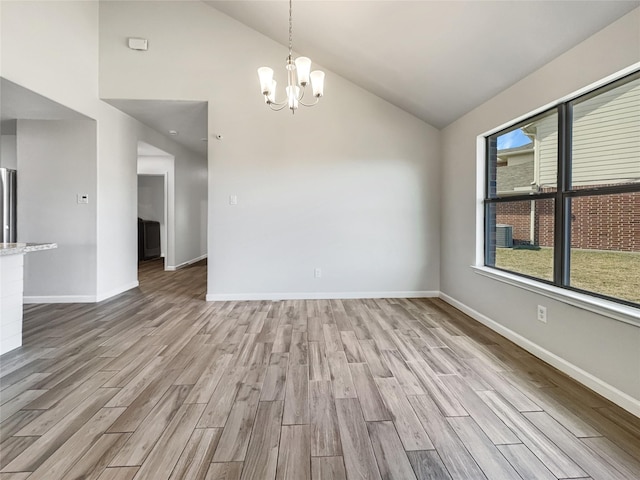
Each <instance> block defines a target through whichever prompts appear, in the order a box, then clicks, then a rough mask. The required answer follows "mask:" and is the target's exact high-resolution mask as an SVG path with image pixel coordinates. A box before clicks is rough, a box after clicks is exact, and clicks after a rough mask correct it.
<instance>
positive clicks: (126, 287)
mask: <svg viewBox="0 0 640 480" xmlns="http://www.w3.org/2000/svg"><path fill="white" fill-rule="evenodd" d="M138 285H139V283H138V281H137V280H136V281H135V282H131V283H129V284H127V285H123V286H121V287H118V288H114V289H113V290H111V291H109V292H106V293H99V294H98V295H96V302H102V301H103V300H106V299H108V298H111V297H115V296H116V295H120V294H121V293H124V292H126V291H127V290H131V289H132V288H136V287H137V286H138Z"/></svg>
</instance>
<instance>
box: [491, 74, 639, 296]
mask: <svg viewBox="0 0 640 480" xmlns="http://www.w3.org/2000/svg"><path fill="white" fill-rule="evenodd" d="M486 153H487V155H486V157H487V168H486V179H485V192H486V194H485V200H484V204H485V265H486V266H489V267H493V268H496V269H500V270H505V271H508V272H511V273H515V274H518V275H523V276H525V277H529V278H533V279H536V280H540V281H542V282H545V283H549V284H552V285H555V286H558V287H562V288H567V289H571V290H578V291H581V292H583V293H585V292H586V293H589V294H591V295H594V296H598V297H604V298H608V299H611V300H615V301H617V302H621V303H625V304H628V305H631V306H636V307H637V306H638V305H640V72H636V73H634V74H632V75H630V76H627V77H625V78H623V79H621V80H618V81H616V82H614V83H612V84H609V85H606V86H604V87H602V88H599V89H597V90H594V91H592V92H589V93H587V94H585V95H582V96H580V97H578V98H575V99H573V100H570V101H567V102H564V103H561V104H560V105H558V106H557V107H554V108H552V109H550V110H548V111H546V112H543V113H541V114H539V115H536V116H535V117H531V118H529V119H527V120H525V121H523V122H520V123H518V124H516V125H513V126H512V127H509V128H507V129H505V130H502V131H500V132H498V133H495V134H493V135H490V136H488V137H487V138H486Z"/></svg>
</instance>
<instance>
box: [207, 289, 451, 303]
mask: <svg viewBox="0 0 640 480" xmlns="http://www.w3.org/2000/svg"><path fill="white" fill-rule="evenodd" d="M439 293H440V292H438V291H435V290H434V291H429V290H424V291H411V292H301V293H207V302H222V301H246V300H338V299H348V298H431V297H437V296H438V295H439Z"/></svg>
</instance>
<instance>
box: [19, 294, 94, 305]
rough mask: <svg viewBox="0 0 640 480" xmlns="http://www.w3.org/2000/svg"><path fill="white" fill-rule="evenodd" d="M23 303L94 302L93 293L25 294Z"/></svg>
mask: <svg viewBox="0 0 640 480" xmlns="http://www.w3.org/2000/svg"><path fill="white" fill-rule="evenodd" d="M22 301H23V303H25V304H27V303H29V304H32V303H95V302H96V296H95V295H39V296H35V295H34V296H30V295H25V296H24V298H23V300H22Z"/></svg>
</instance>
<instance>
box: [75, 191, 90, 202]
mask: <svg viewBox="0 0 640 480" xmlns="http://www.w3.org/2000/svg"><path fill="white" fill-rule="evenodd" d="M76 199H77V201H78V203H89V195H87V194H86V193H78V194H77V196H76Z"/></svg>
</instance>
